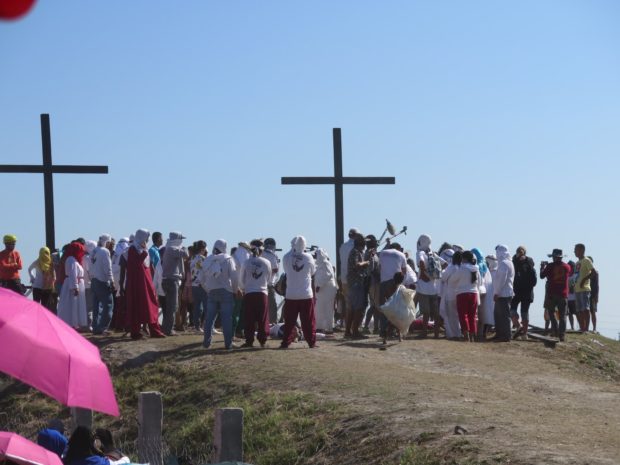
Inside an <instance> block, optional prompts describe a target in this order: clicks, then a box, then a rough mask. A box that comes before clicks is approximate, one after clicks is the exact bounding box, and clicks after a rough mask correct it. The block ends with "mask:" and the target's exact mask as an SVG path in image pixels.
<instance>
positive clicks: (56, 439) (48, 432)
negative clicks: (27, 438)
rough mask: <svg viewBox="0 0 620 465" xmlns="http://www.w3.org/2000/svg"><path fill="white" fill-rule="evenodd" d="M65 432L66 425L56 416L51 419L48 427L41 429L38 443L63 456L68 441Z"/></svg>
mask: <svg viewBox="0 0 620 465" xmlns="http://www.w3.org/2000/svg"><path fill="white" fill-rule="evenodd" d="M64 432H65V425H64V424H63V423H62V421H61V420H59V419H58V418H54V419H52V420H50V422H49V424H48V425H47V428H43V429H42V430H41V431H39V434H38V435H37V444H39V445H40V446H41V447H45V448H46V449H47V450H49V451H50V452H54V453H55V454H56V455H57V456H58V457H60V458H62V454H63V453H64V452H65V449H66V448H67V442H68V441H67V438H66V437H65V435H64Z"/></svg>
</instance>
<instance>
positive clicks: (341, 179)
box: [282, 128, 396, 271]
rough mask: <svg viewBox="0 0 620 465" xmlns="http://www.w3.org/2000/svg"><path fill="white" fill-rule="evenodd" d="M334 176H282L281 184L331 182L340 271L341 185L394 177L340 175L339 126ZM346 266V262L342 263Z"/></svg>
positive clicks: (391, 180)
mask: <svg viewBox="0 0 620 465" xmlns="http://www.w3.org/2000/svg"><path fill="white" fill-rule="evenodd" d="M333 136H334V176H327V177H283V178H282V184H333V185H334V192H335V197H336V198H335V200H336V264H337V268H338V270H339V271H340V269H341V268H340V266H341V264H340V246H341V245H342V244H343V243H344V208H343V196H342V187H343V186H344V185H345V184H395V183H396V179H395V178H394V177H383V178H382V177H350V176H346V177H345V176H342V139H341V134H340V128H334V129H333ZM344 266H346V264H344Z"/></svg>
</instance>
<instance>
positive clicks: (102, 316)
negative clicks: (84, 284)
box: [90, 278, 114, 334]
mask: <svg viewBox="0 0 620 465" xmlns="http://www.w3.org/2000/svg"><path fill="white" fill-rule="evenodd" d="M90 290H91V292H92V299H93V334H101V333H103V332H104V331H106V330H107V329H108V326H110V321H112V311H113V309H114V295H113V294H112V288H110V286H108V283H104V282H103V281H99V280H98V279H97V278H93V279H92V280H91V282H90Z"/></svg>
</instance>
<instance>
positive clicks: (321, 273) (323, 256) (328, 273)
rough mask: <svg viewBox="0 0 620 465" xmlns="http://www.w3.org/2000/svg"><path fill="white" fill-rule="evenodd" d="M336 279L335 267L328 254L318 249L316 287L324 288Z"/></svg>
mask: <svg viewBox="0 0 620 465" xmlns="http://www.w3.org/2000/svg"><path fill="white" fill-rule="evenodd" d="M335 278H336V275H335V274H334V267H333V265H332V263H331V262H330V261H329V257H328V256H327V252H325V250H323V249H321V248H320V247H319V248H318V249H316V274H315V275H314V279H315V283H316V285H317V286H324V285H325V284H327V283H328V282H329V281H331V280H332V279H335Z"/></svg>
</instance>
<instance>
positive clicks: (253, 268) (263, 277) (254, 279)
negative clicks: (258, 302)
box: [240, 257, 271, 294]
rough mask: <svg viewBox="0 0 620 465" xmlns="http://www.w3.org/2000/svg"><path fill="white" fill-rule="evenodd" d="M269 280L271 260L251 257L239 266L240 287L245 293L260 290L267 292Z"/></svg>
mask: <svg viewBox="0 0 620 465" xmlns="http://www.w3.org/2000/svg"><path fill="white" fill-rule="evenodd" d="M270 282H271V262H269V260H267V259H266V258H263V257H252V258H250V259H249V260H247V261H246V262H245V263H244V264H243V266H242V267H241V283H240V284H241V288H242V289H243V291H244V292H245V293H246V294H249V293H251V292H262V293H263V294H267V285H268V284H269V283H270Z"/></svg>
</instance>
